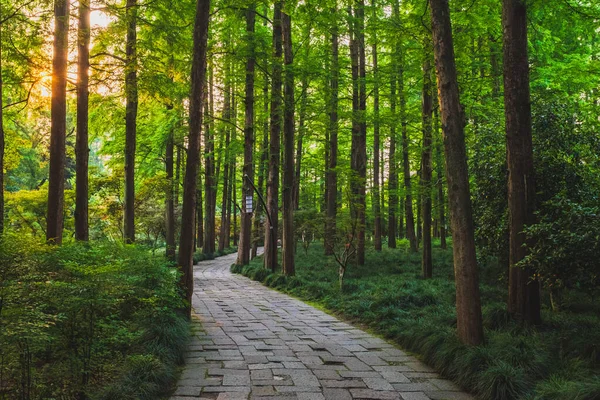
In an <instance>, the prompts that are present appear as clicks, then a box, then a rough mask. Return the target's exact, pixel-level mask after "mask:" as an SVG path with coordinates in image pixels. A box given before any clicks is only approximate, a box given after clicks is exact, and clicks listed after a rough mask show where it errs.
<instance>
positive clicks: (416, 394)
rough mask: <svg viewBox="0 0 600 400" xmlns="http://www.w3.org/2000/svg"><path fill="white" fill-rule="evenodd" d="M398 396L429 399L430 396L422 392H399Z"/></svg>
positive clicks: (406, 398)
mask: <svg viewBox="0 0 600 400" xmlns="http://www.w3.org/2000/svg"><path fill="white" fill-rule="evenodd" d="M400 398H401V399H402V400H431V398H430V397H428V396H427V395H426V394H425V393H423V392H410V393H400Z"/></svg>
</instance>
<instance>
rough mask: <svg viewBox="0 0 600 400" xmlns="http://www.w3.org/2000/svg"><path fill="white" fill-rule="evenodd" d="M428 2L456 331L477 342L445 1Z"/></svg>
mask: <svg viewBox="0 0 600 400" xmlns="http://www.w3.org/2000/svg"><path fill="white" fill-rule="evenodd" d="M429 5H430V10H431V26H432V34H433V44H434V55H435V65H436V73H437V84H438V93H439V95H440V98H439V102H440V110H441V115H442V127H443V133H444V147H445V153H446V180H447V182H448V198H449V201H450V223H451V226H452V239H453V254H454V273H455V280H456V316H457V331H458V337H459V339H460V340H461V341H462V342H463V343H465V344H468V345H479V344H481V343H482V342H483V323H482V317H481V300H480V294H479V276H478V270H477V258H476V254H475V238H474V229H473V215H472V209H471V198H470V193H469V173H468V170H467V155H466V148H465V136H464V119H463V117H462V110H461V106H460V99H459V92H458V82H457V74H456V64H455V59H454V44H453V41H452V27H451V23H450V8H449V5H448V0H429Z"/></svg>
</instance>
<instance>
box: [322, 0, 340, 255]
mask: <svg viewBox="0 0 600 400" xmlns="http://www.w3.org/2000/svg"><path fill="white" fill-rule="evenodd" d="M331 14H332V15H333V16H334V17H335V15H336V14H337V10H336V7H334V8H333V9H332V13H331ZM338 53H339V39H338V26H337V20H336V19H335V18H334V19H333V23H332V27H331V78H330V82H329V85H330V91H331V93H330V99H329V125H328V127H327V129H328V133H329V143H328V149H327V150H328V155H329V159H328V160H326V161H327V165H326V180H327V183H326V185H327V196H326V197H327V198H326V202H327V218H325V254H326V255H332V254H333V252H334V248H333V247H334V244H335V233H336V221H335V220H336V215H337V195H338V193H337V192H338V189H337V171H336V168H337V153H338V85H339V54H338Z"/></svg>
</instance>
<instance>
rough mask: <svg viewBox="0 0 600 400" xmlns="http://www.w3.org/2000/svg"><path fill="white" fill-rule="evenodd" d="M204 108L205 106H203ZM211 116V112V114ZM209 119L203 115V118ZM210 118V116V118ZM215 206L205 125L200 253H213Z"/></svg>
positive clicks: (211, 141)
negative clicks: (202, 217) (202, 229)
mask: <svg viewBox="0 0 600 400" xmlns="http://www.w3.org/2000/svg"><path fill="white" fill-rule="evenodd" d="M208 92H209V101H210V108H209V110H210V111H213V104H214V99H213V71H212V68H211V70H210V75H209V87H208ZM205 107H206V106H205ZM211 114H212V112H211ZM207 117H209V116H208V115H205V118H207ZM210 117H212V115H211V116H210ZM216 206H217V181H216V179H215V135H214V130H213V126H212V124H206V126H205V129H204V213H205V216H204V221H201V222H200V223H202V222H204V238H203V239H204V241H203V244H202V252H203V253H204V254H207V255H208V254H214V253H215V219H216Z"/></svg>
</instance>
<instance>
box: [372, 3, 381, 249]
mask: <svg viewBox="0 0 600 400" xmlns="http://www.w3.org/2000/svg"><path fill="white" fill-rule="evenodd" d="M371 7H372V9H373V20H376V17H377V14H376V10H377V2H376V0H372V2H371ZM377 44H378V43H377V33H376V31H374V32H373V45H372V53H373V81H374V83H373V114H374V115H373V217H374V232H373V233H374V247H375V250H379V251H380V250H381V204H380V200H381V199H380V189H379V187H380V186H379V169H380V168H379V163H380V160H379V149H380V147H381V145H380V143H379V142H380V137H379V125H380V124H379V69H378V68H379V66H378V65H377V61H378V60H377Z"/></svg>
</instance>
